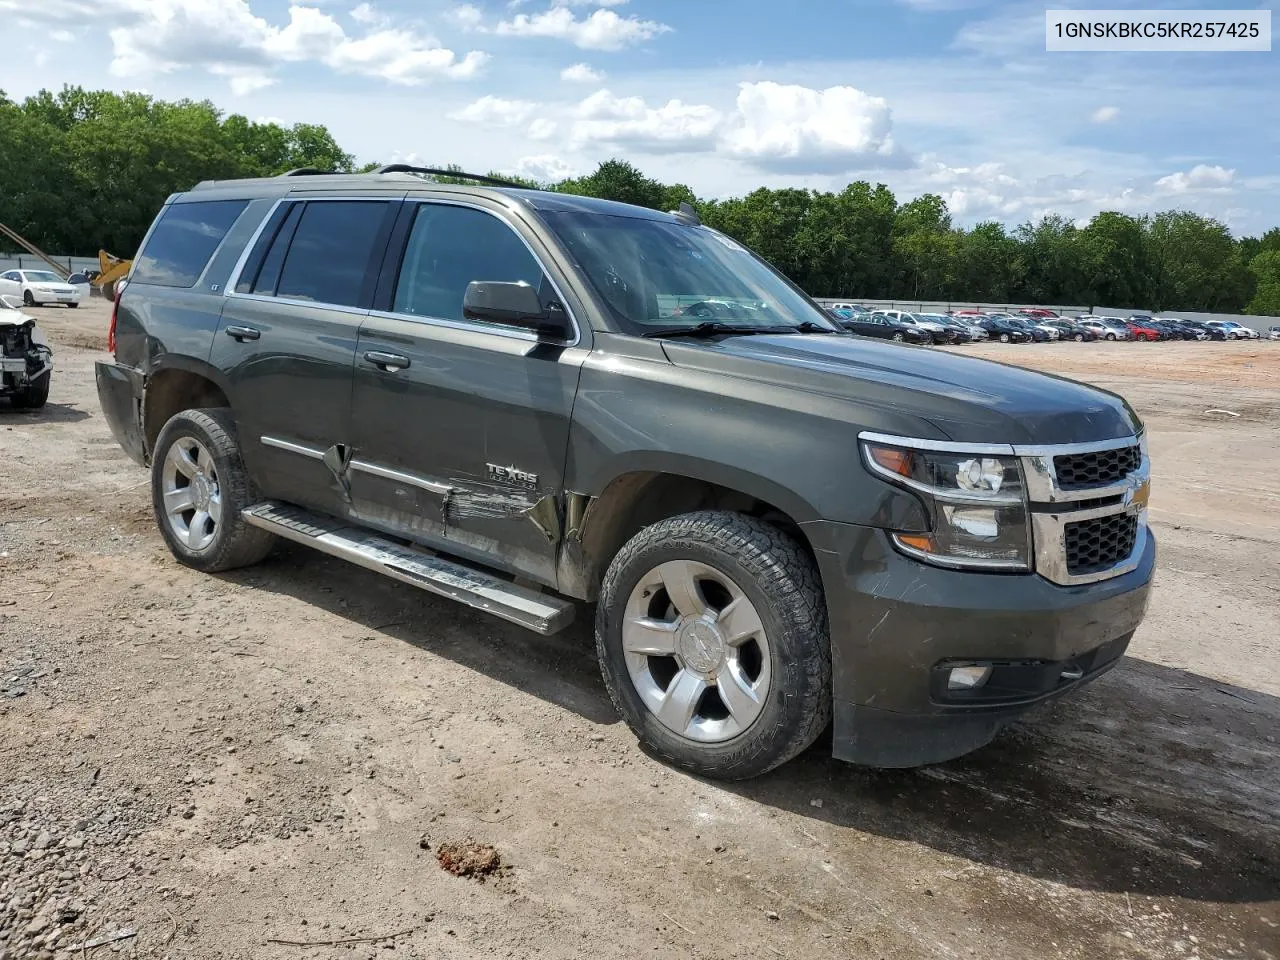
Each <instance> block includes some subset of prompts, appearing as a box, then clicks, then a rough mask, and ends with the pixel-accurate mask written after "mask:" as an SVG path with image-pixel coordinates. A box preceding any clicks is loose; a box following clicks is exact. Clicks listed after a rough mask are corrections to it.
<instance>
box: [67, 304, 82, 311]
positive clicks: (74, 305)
mask: <svg viewBox="0 0 1280 960" xmlns="http://www.w3.org/2000/svg"><path fill="white" fill-rule="evenodd" d="M67 306H68V307H70V308H71V309H72V310H74V309H75V308H76V307H78V306H80V304H78V303H68V304H67Z"/></svg>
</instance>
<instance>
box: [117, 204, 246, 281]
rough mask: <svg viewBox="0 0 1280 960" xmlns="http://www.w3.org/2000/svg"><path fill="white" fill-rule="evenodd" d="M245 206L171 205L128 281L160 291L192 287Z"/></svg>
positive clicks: (166, 209) (162, 216) (162, 215)
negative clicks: (159, 289) (160, 289)
mask: <svg viewBox="0 0 1280 960" xmlns="http://www.w3.org/2000/svg"><path fill="white" fill-rule="evenodd" d="M248 205H249V201H247V200H209V201H206V202H201V203H172V204H170V205H169V206H168V207H166V208H165V210H164V213H162V214H161V215H160V220H159V222H158V223H156V226H155V229H154V230H153V231H151V236H150V238H149V239H148V240H147V245H146V247H145V248H144V249H143V251H142V253H141V254H139V256H138V260H137V263H135V264H134V267H133V273H132V276H131V277H130V280H131V281H133V282H135V283H153V284H156V285H157V286H161V287H190V286H193V285H194V284H195V282H196V281H197V280H199V279H200V274H201V273H203V272H204V268H205V265H206V264H208V262H209V258H210V257H212V256H213V252H214V251H215V250H217V249H218V244H220V243H221V242H222V238H223V237H225V236H226V235H227V231H228V230H230V229H231V225H232V224H233V223H235V222H236V218H237V217H239V216H240V214H241V213H243V212H244V208H245V207H247V206H248Z"/></svg>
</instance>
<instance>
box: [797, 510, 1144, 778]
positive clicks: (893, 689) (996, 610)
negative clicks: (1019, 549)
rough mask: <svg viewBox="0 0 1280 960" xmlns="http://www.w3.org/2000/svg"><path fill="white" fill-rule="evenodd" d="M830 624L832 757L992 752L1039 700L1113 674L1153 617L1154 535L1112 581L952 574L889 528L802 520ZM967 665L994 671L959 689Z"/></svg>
mask: <svg viewBox="0 0 1280 960" xmlns="http://www.w3.org/2000/svg"><path fill="white" fill-rule="evenodd" d="M804 529H805V532H806V533H807V534H808V535H809V538H810V542H811V543H812V544H813V546H814V548H815V553H816V555H817V558H818V563H819V567H820V569H821V572H822V578H823V584H824V587H825V589H826V594H827V609H828V615H829V617H830V621H831V648H832V649H831V654H832V696H833V701H834V702H833V708H834V727H835V737H834V748H833V752H834V754H835V755H836V756H837V757H839V758H840V759H843V760H849V761H852V762H855V763H863V764H868V765H871V766H881V767H910V766H918V765H921V764H926V763H938V762H941V761H944V760H949V759H952V758H954V757H957V756H960V755H962V754H964V753H968V752H969V751H971V750H974V749H976V748H978V747H980V746H982V745H984V744H986V743H988V742H989V741H990V740H991V738H992V737H994V736H995V734H996V733H997V732H998V731H999V729H1000V728H1001V727H1002V726H1004V725H1005V724H1007V723H1008V722H1009V721H1010V720H1012V719H1014V718H1016V717H1017V716H1018V715H1020V714H1021V713H1023V712H1024V711H1026V710H1027V709H1028V708H1030V707H1031V706H1033V705H1034V704H1036V703H1039V702H1041V701H1044V700H1047V699H1050V698H1052V697H1058V696H1062V695H1063V694H1066V693H1069V692H1071V691H1072V690H1075V689H1077V688H1079V687H1080V686H1081V685H1083V684H1085V683H1088V682H1089V681H1091V680H1093V679H1096V678H1097V677H1099V676H1101V675H1102V674H1103V673H1105V672H1106V671H1107V670H1110V669H1111V668H1112V667H1114V666H1115V665H1116V664H1117V663H1118V662H1119V660H1120V657H1121V655H1122V654H1123V653H1124V651H1125V649H1126V648H1127V647H1128V644H1129V639H1130V637H1132V635H1133V632H1134V630H1135V629H1136V628H1137V626H1138V624H1139V623H1141V621H1142V618H1143V615H1144V614H1145V613H1146V607H1147V595H1148V589H1149V587H1150V583H1151V577H1152V574H1153V571H1154V569H1155V539H1154V537H1151V536H1148V537H1147V547H1146V550H1145V551H1144V553H1143V556H1142V558H1141V561H1140V562H1139V564H1138V567H1137V568H1136V569H1135V570H1133V571H1131V572H1130V573H1127V574H1124V575H1122V576H1119V577H1115V578H1113V579H1111V580H1104V581H1102V582H1100V583H1093V584H1086V585H1082V586H1076V587H1062V586H1058V585H1056V584H1052V583H1050V582H1049V581H1047V580H1045V579H1044V578H1042V577H1039V576H1036V575H1034V574H1024V575H1009V574H1004V575H1001V574H984V573H972V572H961V571H952V570H944V569H941V568H937V567H931V566H928V565H926V564H922V563H919V562H917V561H915V560H912V559H910V558H908V557H905V556H903V555H901V554H900V553H898V552H897V551H895V550H894V549H893V547H892V546H891V545H890V543H889V540H888V538H887V536H886V535H885V534H884V532H883V531H881V530H877V529H873V528H868V527H857V526H853V525H849V524H836V523H827V522H816V523H811V524H805V525H804ZM958 664H980V665H990V666H992V674H991V678H990V680H988V682H987V683H986V685H985V686H984V687H982V688H981V689H980V690H978V691H974V692H972V693H970V692H949V691H948V690H947V683H946V679H947V674H948V673H949V671H950V669H951V667H952V666H955V665H958Z"/></svg>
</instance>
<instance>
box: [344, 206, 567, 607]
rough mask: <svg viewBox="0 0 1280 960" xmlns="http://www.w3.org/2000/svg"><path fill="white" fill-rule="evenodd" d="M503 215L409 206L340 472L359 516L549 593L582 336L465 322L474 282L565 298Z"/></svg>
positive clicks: (358, 385)
mask: <svg viewBox="0 0 1280 960" xmlns="http://www.w3.org/2000/svg"><path fill="white" fill-rule="evenodd" d="M505 216H506V215H505V214H503V213H502V212H500V211H499V210H491V209H486V208H482V207H480V206H464V205H460V204H458V203H436V202H430V201H425V202H413V201H406V203H405V209H404V211H403V213H402V214H401V218H402V220H401V224H400V227H399V228H398V230H397V232H396V234H393V239H392V242H391V250H390V251H389V253H388V257H389V260H388V267H387V268H386V269H385V270H384V272H383V277H384V281H383V282H384V283H386V284H387V285H388V288H387V289H386V291H385V296H386V298H387V299H386V303H385V306H386V307H387V308H388V309H386V310H382V311H378V310H375V311H374V312H373V313H372V314H371V315H370V316H369V318H368V319H367V320H366V321H365V323H364V325H363V326H362V327H361V330H360V342H359V344H358V345H357V347H356V369H355V386H354V393H353V397H352V421H353V422H352V434H351V436H352V451H351V460H350V463H349V466H348V470H347V478H348V483H349V486H350V492H351V501H352V506H353V511H354V514H355V518H356V519H358V520H360V521H361V522H363V523H366V524H369V525H371V526H374V527H378V528H381V529H384V530H387V531H389V532H392V533H396V534H398V535H401V536H404V537H407V538H409V539H413V540H416V541H419V542H421V543H424V544H426V545H429V546H432V547H435V548H437V549H440V550H443V551H446V552H449V553H453V554H456V555H458V556H461V557H465V558H471V559H475V560H480V561H483V562H485V563H487V564H490V565H492V566H495V567H498V568H500V569H506V570H508V571H510V572H512V573H515V574H519V575H521V576H525V577H528V578H530V579H533V580H537V581H539V582H542V583H545V584H548V585H551V586H554V585H555V584H556V576H555V566H556V564H555V560H556V551H557V549H558V546H559V541H560V536H561V529H560V525H561V506H560V504H561V495H562V493H563V485H564V483H563V481H564V469H565V457H566V453H567V450H568V443H569V422H570V418H571V416H572V413H573V400H574V395H575V393H576V390H577V384H578V375H579V370H580V368H581V365H582V362H583V360H584V359H585V358H586V354H587V345H585V344H580V343H578V337H576V336H575V338H574V342H573V343H547V342H544V341H540V340H539V339H538V337H537V336H536V335H534V334H533V333H531V332H529V331H526V330H522V329H517V328H513V327H505V326H500V325H495V324H484V323H476V322H472V321H467V320H464V318H463V316H462V299H463V294H464V293H465V291H466V288H467V284H468V283H470V282H471V281H473V280H491V281H518V280H523V281H526V282H527V283H529V284H531V285H532V286H534V287H535V289H538V290H539V291H540V293H541V295H542V297H543V302H544V304H549V303H551V302H552V301H556V302H558V303H560V304H561V306H562V307H567V306H568V305H567V304H565V302H564V299H563V297H562V296H561V295H560V294H559V293H558V291H557V288H556V286H555V283H554V281H553V280H552V279H551V277H549V276H548V274H547V272H546V271H545V270H544V269H543V266H542V263H541V261H540V260H539V259H538V258H537V257H535V255H534V254H533V252H532V250H531V248H530V246H529V245H528V244H527V243H526V242H525V240H523V239H522V238H521V235H520V234H518V233H517V232H516V230H515V228H514V226H513V224H512V222H510V221H508V220H507V219H505ZM397 237H399V238H402V239H397Z"/></svg>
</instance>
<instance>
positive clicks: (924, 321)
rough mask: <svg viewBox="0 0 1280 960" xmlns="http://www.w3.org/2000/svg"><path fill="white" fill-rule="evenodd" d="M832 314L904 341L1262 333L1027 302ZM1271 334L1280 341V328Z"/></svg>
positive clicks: (845, 307) (846, 309)
mask: <svg viewBox="0 0 1280 960" xmlns="http://www.w3.org/2000/svg"><path fill="white" fill-rule="evenodd" d="M828 310H829V312H830V314H831V316H832V317H833V318H835V319H836V320H838V321H839V322H840V324H841V325H842V326H844V327H845V328H846V329H848V330H851V331H852V332H854V333H859V334H862V335H863V336H868V337H882V338H885V339H888V340H898V341H900V342H903V343H918V344H935V343H940V344H946V343H973V342H975V341H978V340H999V341H1000V342H1001V343H1050V342H1052V341H1055V340H1075V341H1077V342H1092V341H1096V340H1113V341H1114V340H1149V341H1154V340H1256V339H1258V338H1259V337H1260V336H1261V334H1259V333H1258V331H1256V330H1254V329H1252V328H1251V327H1246V326H1244V325H1243V324H1240V323H1236V322H1235V321H1233V320H1206V321H1204V322H1199V321H1194V320H1181V319H1176V318H1169V317H1165V318H1162V319H1159V320H1157V319H1156V318H1154V317H1151V316H1148V315H1146V314H1134V315H1132V316H1130V317H1099V316H1094V315H1093V314H1088V313H1084V314H1079V315H1077V316H1075V317H1065V316H1062V315H1060V314H1058V313H1055V312H1054V311H1052V310H1047V309H1044V308H1040V307H1036V308H1032V307H1029V308H1027V309H1025V310H1019V311H1017V312H1016V313H1007V312H1004V311H984V310H955V311H951V312H948V313H912V312H909V311H906V310H870V309H868V308H867V307H864V306H862V305H861V304H856V303H837V304H834V305H833V306H831V307H830V308H828ZM1270 338H1271V339H1273V340H1280V327H1272V328H1271V331H1270Z"/></svg>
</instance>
